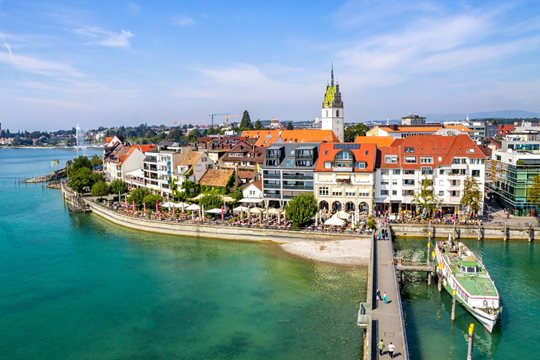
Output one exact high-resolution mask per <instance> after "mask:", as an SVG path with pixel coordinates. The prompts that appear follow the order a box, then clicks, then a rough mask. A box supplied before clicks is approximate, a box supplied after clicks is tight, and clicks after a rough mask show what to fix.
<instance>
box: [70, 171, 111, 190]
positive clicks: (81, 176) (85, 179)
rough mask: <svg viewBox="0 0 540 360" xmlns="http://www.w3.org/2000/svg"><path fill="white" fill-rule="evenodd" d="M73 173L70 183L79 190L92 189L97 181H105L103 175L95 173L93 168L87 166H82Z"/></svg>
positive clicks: (74, 188)
mask: <svg viewBox="0 0 540 360" xmlns="http://www.w3.org/2000/svg"><path fill="white" fill-rule="evenodd" d="M71 174H72V175H71V177H70V179H69V182H68V185H69V187H71V188H72V189H73V190H75V191H77V192H83V191H85V190H86V189H91V188H92V186H93V185H94V184H95V183H96V182H98V181H103V175H101V174H97V173H93V172H92V170H90V169H89V168H87V167H83V168H80V169H78V170H77V171H75V172H72V173H71Z"/></svg>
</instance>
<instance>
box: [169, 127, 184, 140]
mask: <svg viewBox="0 0 540 360" xmlns="http://www.w3.org/2000/svg"><path fill="white" fill-rule="evenodd" d="M182 134H183V133H182V130H180V129H179V128H174V129H172V130H171V131H169V135H167V139H169V140H174V141H179V140H180V138H181V137H182Z"/></svg>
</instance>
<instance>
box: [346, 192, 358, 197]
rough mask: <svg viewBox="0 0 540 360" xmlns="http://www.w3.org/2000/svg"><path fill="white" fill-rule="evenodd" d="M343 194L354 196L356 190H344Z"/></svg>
mask: <svg viewBox="0 0 540 360" xmlns="http://www.w3.org/2000/svg"><path fill="white" fill-rule="evenodd" d="M345 196H348V197H355V196H356V191H345Z"/></svg>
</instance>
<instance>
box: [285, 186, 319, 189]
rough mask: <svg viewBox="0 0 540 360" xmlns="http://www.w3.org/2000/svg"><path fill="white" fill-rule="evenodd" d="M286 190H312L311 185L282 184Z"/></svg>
mask: <svg viewBox="0 0 540 360" xmlns="http://www.w3.org/2000/svg"><path fill="white" fill-rule="evenodd" d="M283 188H284V189H287V190H313V185H283Z"/></svg>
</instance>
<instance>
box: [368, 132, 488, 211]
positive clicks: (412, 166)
mask: <svg viewBox="0 0 540 360" xmlns="http://www.w3.org/2000/svg"><path fill="white" fill-rule="evenodd" d="M379 150H380V165H379V167H378V168H377V170H376V176H375V177H376V183H375V204H376V205H375V206H376V208H377V209H378V210H390V212H392V213H397V212H398V211H399V210H400V209H401V210H405V209H413V208H415V206H414V195H415V193H416V192H418V191H420V189H421V188H422V182H423V181H424V180H426V179H427V180H428V181H430V182H431V183H432V187H433V193H434V194H435V195H436V196H437V197H438V199H439V201H440V207H441V208H442V210H444V211H447V212H454V211H455V210H456V209H458V208H459V204H460V201H461V197H462V196H463V185H464V182H465V179H466V178H467V177H473V178H474V179H476V181H477V183H478V185H479V188H480V190H481V191H482V194H483V193H484V186H485V177H486V171H485V158H486V156H485V155H484V153H483V152H482V150H481V149H480V148H479V147H478V146H477V145H476V144H475V142H474V141H473V140H472V139H471V138H470V137H469V136H468V135H457V136H441V135H423V136H410V137H407V138H405V139H402V140H396V141H394V142H393V143H392V145H390V146H387V147H381V148H380V149H379ZM482 203H483V202H482ZM482 207H483V206H482V205H481V207H480V208H481V209H482ZM480 211H482V210H480Z"/></svg>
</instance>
